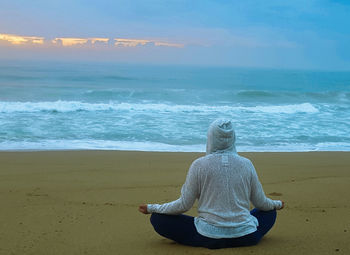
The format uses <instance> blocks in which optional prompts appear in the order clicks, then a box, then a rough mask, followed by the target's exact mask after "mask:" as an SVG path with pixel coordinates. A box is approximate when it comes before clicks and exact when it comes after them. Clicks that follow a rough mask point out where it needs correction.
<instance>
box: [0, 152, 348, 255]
mask: <svg viewBox="0 0 350 255" xmlns="http://www.w3.org/2000/svg"><path fill="white" fill-rule="evenodd" d="M241 154H242V155H244V156H247V157H248V158H250V159H251V160H252V161H253V163H254V165H255V167H256V169H257V172H258V174H259V176H260V180H261V182H262V184H263V187H264V189H265V193H266V194H268V196H269V197H271V198H274V199H282V200H284V201H285V202H286V208H285V209H284V210H282V211H279V213H278V218H277V222H276V225H275V226H274V228H273V229H272V230H271V232H269V233H268V235H267V236H265V237H264V239H263V240H262V241H261V243H260V244H258V245H257V246H254V247H245V248H232V249H222V250H208V249H204V248H192V247H186V246H182V245H178V244H175V243H173V242H171V241H168V240H165V239H164V238H162V237H160V236H158V235H157V234H156V233H155V232H154V231H153V229H152V227H151V225H150V224H149V215H143V214H141V213H139V212H138V211H137V207H138V205H139V204H140V203H146V202H165V201H171V200H174V199H177V198H178V196H179V192H180V188H181V185H182V184H183V181H184V179H185V176H186V172H187V169H188V167H189V166H190V164H191V162H192V161H193V160H194V159H195V158H197V157H199V156H200V155H202V154H198V153H151V152H149V153H148V152H117V151H63V152H1V153H0V206H1V207H0V208H1V212H0V254H6V255H7V254H36V255H40V254H45V255H49V254H59V255H63V254H64V255H69V254H94V255H96V254H103V255H108V254H114V255H115V254H194V255H195V254H321V255H322V254H350V243H349V241H350V208H349V202H350V185H349V184H350V153H349V152H310V153H241ZM195 213H196V211H195V208H194V209H192V210H191V211H190V212H189V214H191V215H195Z"/></svg>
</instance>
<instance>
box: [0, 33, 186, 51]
mask: <svg viewBox="0 0 350 255" xmlns="http://www.w3.org/2000/svg"><path fill="white" fill-rule="evenodd" d="M1 41H4V42H7V43H9V44H11V45H28V44H45V45H47V46H62V47H74V46H87V47H94V46H95V45H96V43H98V44H99V45H101V43H102V44H105V45H108V46H110V45H109V42H111V41H114V44H113V45H114V46H115V47H137V46H146V45H151V46H155V47H175V48H183V47H184V46H185V45H184V44H180V43H172V42H165V41H158V40H153V39H149V40H148V39H129V38H115V39H109V38H103V37H87V38H84V37H56V38H54V39H52V40H48V39H45V38H44V37H37V36H22V35H13V34H0V42H1Z"/></svg>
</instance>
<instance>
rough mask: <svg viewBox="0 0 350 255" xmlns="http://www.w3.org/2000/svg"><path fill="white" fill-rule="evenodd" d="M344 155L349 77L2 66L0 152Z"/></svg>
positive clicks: (349, 138) (348, 144)
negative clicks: (210, 142) (209, 134)
mask: <svg viewBox="0 0 350 255" xmlns="http://www.w3.org/2000/svg"><path fill="white" fill-rule="evenodd" d="M219 117H223V118H229V119H231V120H232V121H233V123H234V126H235V130H236V134H237V148H238V151H313V150H345V151H349V150H350V72H331V71H329V72H328V71H301V70H269V69H246V68H219V67H211V68H210V67H179V66H148V65H128V64H125V65H122V64H112V63H54V62H5V61H2V62H0V150H57V149H58V150H61V149H63V150H64V149H101V150H104V149H111V150H142V151H204V150H205V142H206V131H207V128H208V125H209V124H210V122H211V121H213V120H215V119H216V118H219Z"/></svg>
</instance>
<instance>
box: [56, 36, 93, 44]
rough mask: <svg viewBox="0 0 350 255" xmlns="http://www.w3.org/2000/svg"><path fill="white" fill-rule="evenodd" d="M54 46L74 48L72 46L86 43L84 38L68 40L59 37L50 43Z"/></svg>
mask: <svg viewBox="0 0 350 255" xmlns="http://www.w3.org/2000/svg"><path fill="white" fill-rule="evenodd" d="M51 42H52V43H54V44H58V43H62V46H74V45H82V44H86V43H87V42H88V39H86V38H69V37H65V38H64V37H59V38H55V39H53V40H52V41H51Z"/></svg>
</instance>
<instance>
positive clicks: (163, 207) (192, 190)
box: [139, 161, 199, 215]
mask: <svg viewBox="0 0 350 255" xmlns="http://www.w3.org/2000/svg"><path fill="white" fill-rule="evenodd" d="M197 173H198V169H197V164H196V161H195V162H193V164H192V165H191V167H190V169H189V171H188V173H187V177H186V181H185V183H184V185H183V186H182V189H181V196H180V198H179V199H177V200H175V201H172V202H169V203H165V204H148V205H140V207H139V211H140V212H142V213H145V214H146V213H163V214H173V215H176V214H181V213H184V212H186V211H188V210H189V209H191V207H192V206H193V204H194V202H195V200H196V198H198V196H199V182H198V178H197V177H198V175H197Z"/></svg>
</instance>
